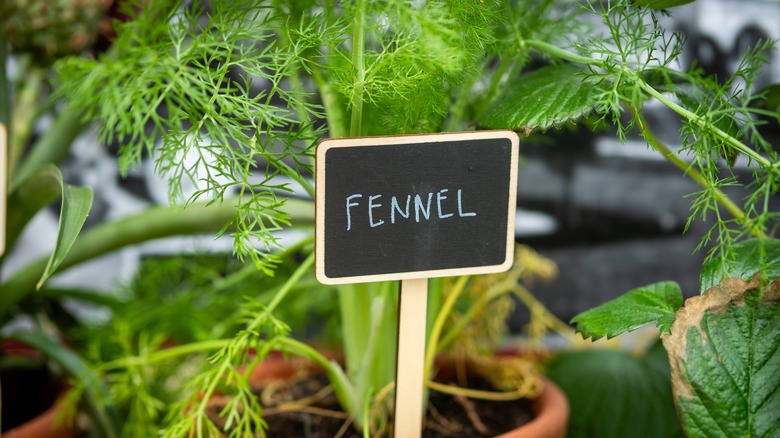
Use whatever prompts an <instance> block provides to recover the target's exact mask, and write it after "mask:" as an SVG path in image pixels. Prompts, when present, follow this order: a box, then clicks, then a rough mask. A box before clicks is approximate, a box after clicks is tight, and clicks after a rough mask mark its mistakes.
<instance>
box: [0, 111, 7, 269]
mask: <svg viewBox="0 0 780 438" xmlns="http://www.w3.org/2000/svg"><path fill="white" fill-rule="evenodd" d="M7 142H8V136H7V135H6V130H5V125H3V124H2V123H0V256H1V255H3V254H4V253H5V222H6V220H5V218H6V215H7V213H8V212H7V209H6V192H7V191H8V189H7V187H8V164H7V163H6V161H7V157H8V145H7Z"/></svg>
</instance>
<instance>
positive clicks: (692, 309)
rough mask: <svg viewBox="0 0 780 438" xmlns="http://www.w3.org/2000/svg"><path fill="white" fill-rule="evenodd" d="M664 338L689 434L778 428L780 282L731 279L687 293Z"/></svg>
mask: <svg viewBox="0 0 780 438" xmlns="http://www.w3.org/2000/svg"><path fill="white" fill-rule="evenodd" d="M662 339H663V343H664V347H665V348H666V350H667V351H668V353H669V359H670V365H671V371H672V390H673V393H674V398H675V402H676V403H677V406H678V409H679V411H680V413H681V420H682V422H683V426H684V428H685V431H686V433H687V435H688V436H692V437H693V436H697V437H721V436H734V437H735V436H743V437H776V436H778V434H780V409H778V406H780V373H778V372H777V367H778V364H780V281H777V280H776V281H774V282H773V283H772V284H771V285H767V286H764V287H762V286H760V282H759V281H758V279H757V278H755V279H753V280H751V282H750V283H746V282H744V281H742V280H740V279H738V278H726V279H724V280H723V281H722V282H721V283H720V285H719V286H716V287H713V288H711V289H708V290H707V291H706V292H705V293H703V294H702V295H697V296H695V297H693V298H690V299H688V300H687V301H686V302H685V307H684V308H682V309H680V311H679V312H678V313H677V315H676V316H675V321H674V324H673V325H672V327H671V333H670V334H669V335H664V336H663V337H662Z"/></svg>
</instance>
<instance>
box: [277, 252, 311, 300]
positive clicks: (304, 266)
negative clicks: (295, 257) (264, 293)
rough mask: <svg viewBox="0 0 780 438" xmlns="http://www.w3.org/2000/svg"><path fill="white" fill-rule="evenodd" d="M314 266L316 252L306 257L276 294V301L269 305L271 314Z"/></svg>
mask: <svg viewBox="0 0 780 438" xmlns="http://www.w3.org/2000/svg"><path fill="white" fill-rule="evenodd" d="M312 266H314V252H312V253H311V254H309V256H308V257H306V259H305V260H304V261H303V263H301V264H300V265H299V266H298V268H297V269H295V272H293V274H292V275H291V276H290V277H288V278H287V281H285V282H284V284H283V285H282V288H281V289H279V291H278V292H276V293H275V294H274V299H273V300H271V302H270V303H269V304H268V312H269V313H272V312H273V311H274V309H276V307H277V306H278V305H279V303H281V302H282V300H283V299H284V298H285V297H286V296H287V294H288V293H289V292H290V291H291V290H292V289H293V286H295V285H296V284H297V283H298V281H299V280H300V279H301V277H303V276H304V275H305V274H307V273H308V272H309V270H310V269H311V267H312Z"/></svg>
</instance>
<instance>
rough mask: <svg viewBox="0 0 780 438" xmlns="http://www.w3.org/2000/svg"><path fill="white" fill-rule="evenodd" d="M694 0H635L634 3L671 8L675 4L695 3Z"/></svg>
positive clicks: (653, 7) (658, 7)
mask: <svg viewBox="0 0 780 438" xmlns="http://www.w3.org/2000/svg"><path fill="white" fill-rule="evenodd" d="M694 1H695V0H634V4H635V5H637V6H644V7H647V8H651V9H669V8H673V7H675V6H680V5H685V4H688V3H693V2H694Z"/></svg>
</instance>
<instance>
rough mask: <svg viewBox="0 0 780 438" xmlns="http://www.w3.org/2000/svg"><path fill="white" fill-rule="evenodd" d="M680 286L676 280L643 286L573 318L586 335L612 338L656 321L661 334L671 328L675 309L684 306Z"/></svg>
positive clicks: (585, 336)
mask: <svg viewBox="0 0 780 438" xmlns="http://www.w3.org/2000/svg"><path fill="white" fill-rule="evenodd" d="M682 300H683V299H682V292H681V291H680V286H679V285H678V284H677V283H675V282H673V281H664V282H660V283H654V284H651V285H648V286H644V287H640V288H637V289H634V290H631V291H628V292H626V293H625V294H623V295H621V296H619V297H617V298H615V299H614V300H611V301H607V302H606V303H604V304H602V305H600V306H598V307H595V308H593V309H590V310H588V311H585V312H582V313H580V314H579V315H577V316H575V317H574V318H573V319H572V322H574V323H576V324H577V331H578V332H580V333H581V334H582V336H583V337H584V338H586V339H587V338H593V339H594V340H596V339H599V338H602V337H604V336H606V337H607V338H613V337H615V336H617V335H619V334H621V333H624V332H630V331H632V330H636V329H638V328H639V327H642V326H643V325H645V324H648V323H651V322H654V323H656V326H657V327H658V328H659V330H660V331H661V333H665V332H668V331H669V326H670V325H671V324H672V321H674V312H675V311H677V309H678V308H679V307H680V306H682V304H683V301H682Z"/></svg>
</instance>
